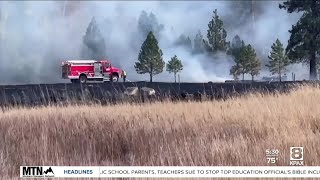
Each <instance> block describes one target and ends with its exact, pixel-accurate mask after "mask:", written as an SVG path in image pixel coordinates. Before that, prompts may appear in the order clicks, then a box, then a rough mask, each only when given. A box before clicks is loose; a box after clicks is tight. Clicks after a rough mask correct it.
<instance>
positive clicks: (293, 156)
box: [290, 147, 303, 161]
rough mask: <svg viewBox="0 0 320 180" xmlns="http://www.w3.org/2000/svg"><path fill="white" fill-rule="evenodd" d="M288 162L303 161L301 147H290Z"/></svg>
mask: <svg viewBox="0 0 320 180" xmlns="http://www.w3.org/2000/svg"><path fill="white" fill-rule="evenodd" d="M290 160H291V161H303V147H290Z"/></svg>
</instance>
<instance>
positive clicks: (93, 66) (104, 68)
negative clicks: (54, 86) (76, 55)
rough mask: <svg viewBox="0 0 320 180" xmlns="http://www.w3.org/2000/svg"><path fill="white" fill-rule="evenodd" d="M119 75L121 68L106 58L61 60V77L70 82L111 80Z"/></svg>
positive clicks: (115, 79)
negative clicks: (114, 65)
mask: <svg viewBox="0 0 320 180" xmlns="http://www.w3.org/2000/svg"><path fill="white" fill-rule="evenodd" d="M120 77H121V70H120V69H119V68H116V67H113V66H112V65H111V63H110V62H109V61H108V60H100V61H97V60H67V61H64V62H62V78H63V79H70V80H71V82H72V83H76V82H80V83H86V82H88V81H103V82H104V81H113V82H117V81H118V79H119V78H120Z"/></svg>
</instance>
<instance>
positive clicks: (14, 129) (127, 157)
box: [0, 87, 320, 177]
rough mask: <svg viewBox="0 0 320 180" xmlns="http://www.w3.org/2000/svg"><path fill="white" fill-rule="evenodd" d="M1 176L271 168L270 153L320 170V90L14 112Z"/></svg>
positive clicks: (0, 129) (5, 129)
mask: <svg viewBox="0 0 320 180" xmlns="http://www.w3.org/2000/svg"><path fill="white" fill-rule="evenodd" d="M0 113H1V114H0V174H1V175H2V177H5V176H8V177H13V176H18V173H19V166H21V165H52V166H59V165H64V166H68V165H70V166H76V165H86V166H90V165H101V166H108V165H160V166H161V165H171V166H179V165H187V166H189V165H190V166H201V165H204V166H209V165H212V166H221V165H225V166H228V165H268V164H267V161H266V155H265V150H266V149H268V148H275V149H279V150H280V155H279V161H278V162H277V165H289V148H290V146H303V147H304V148H305V156H304V158H305V161H304V163H305V165H319V164H320V158H319V157H320V156H319V155H320V89H318V88H314V87H313V88H311V87H300V88H298V89H297V90H295V91H294V92H292V93H289V94H283V95H262V94H252V95H249V96H247V97H242V98H236V99H229V100H226V101H214V102H202V103H200V102H199V103H198V102H192V103H186V102H181V103H170V102H168V103H155V104H144V105H129V104H123V105H116V106H108V107H103V106H70V107H40V108H31V109H28V108H22V109H10V110H8V111H5V112H3V113H2V112H0Z"/></svg>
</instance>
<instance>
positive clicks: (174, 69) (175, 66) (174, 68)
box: [167, 55, 183, 83]
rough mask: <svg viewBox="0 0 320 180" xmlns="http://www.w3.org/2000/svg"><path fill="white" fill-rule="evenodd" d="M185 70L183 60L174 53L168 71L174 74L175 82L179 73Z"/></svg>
mask: <svg viewBox="0 0 320 180" xmlns="http://www.w3.org/2000/svg"><path fill="white" fill-rule="evenodd" d="M182 70H183V65H182V62H181V60H179V59H178V57H177V56H176V55H174V56H173V57H172V58H171V60H170V61H169V62H168V64H167V71H168V72H169V73H173V74H174V82H175V83H176V82H177V73H178V72H180V71H182Z"/></svg>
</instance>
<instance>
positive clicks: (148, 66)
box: [134, 31, 183, 82]
mask: <svg viewBox="0 0 320 180" xmlns="http://www.w3.org/2000/svg"><path fill="white" fill-rule="evenodd" d="M162 55H163V53H162V50H161V49H160V48H159V45H158V40H157V38H156V37H155V36H154V34H153V32H152V31H150V32H149V34H148V35H147V38H146V40H145V41H144V42H143V44H142V46H141V50H140V53H139V56H138V62H136V63H135V65H134V67H135V69H136V71H137V73H138V74H146V73H148V74H149V75H150V82H152V78H153V76H154V75H157V74H160V73H162V72H163V69H164V67H165V62H164V61H163V57H162ZM166 70H167V71H168V72H169V73H173V74H174V78H175V82H176V81H177V80H176V75H177V73H178V72H179V71H181V70H183V65H182V62H181V60H179V59H178V57H177V56H176V55H175V56H173V57H172V58H171V60H170V61H169V62H168V63H167V66H166Z"/></svg>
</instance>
